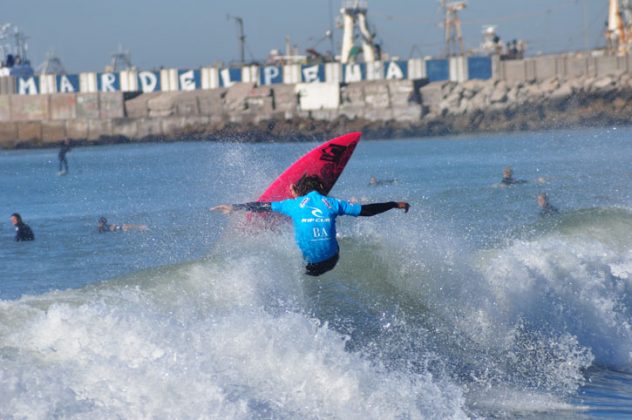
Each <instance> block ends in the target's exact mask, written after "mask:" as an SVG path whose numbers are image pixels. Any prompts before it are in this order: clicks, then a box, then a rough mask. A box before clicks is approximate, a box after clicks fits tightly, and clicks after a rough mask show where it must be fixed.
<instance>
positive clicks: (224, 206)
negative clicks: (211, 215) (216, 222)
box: [209, 204, 233, 214]
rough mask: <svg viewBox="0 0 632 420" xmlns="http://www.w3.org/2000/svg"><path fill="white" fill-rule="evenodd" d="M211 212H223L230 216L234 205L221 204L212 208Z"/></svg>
mask: <svg viewBox="0 0 632 420" xmlns="http://www.w3.org/2000/svg"><path fill="white" fill-rule="evenodd" d="M209 210H210V211H221V212H222V213H224V214H230V213H232V212H233V206H232V204H220V205H219V206H215V207H211V208H210V209H209Z"/></svg>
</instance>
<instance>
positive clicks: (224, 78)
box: [219, 69, 235, 87]
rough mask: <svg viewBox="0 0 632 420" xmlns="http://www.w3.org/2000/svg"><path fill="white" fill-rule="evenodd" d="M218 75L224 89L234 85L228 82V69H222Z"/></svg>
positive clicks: (230, 81)
mask: <svg viewBox="0 0 632 420" xmlns="http://www.w3.org/2000/svg"><path fill="white" fill-rule="evenodd" d="M219 75H220V76H221V78H222V84H223V85H224V87H231V86H232V85H234V84H235V83H234V82H233V81H232V80H230V70H229V69H222V70H221V71H220V72H219Z"/></svg>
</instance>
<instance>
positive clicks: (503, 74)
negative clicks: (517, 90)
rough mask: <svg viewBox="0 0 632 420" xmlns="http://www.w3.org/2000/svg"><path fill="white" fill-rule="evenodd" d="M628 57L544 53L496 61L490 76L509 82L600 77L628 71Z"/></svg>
mask: <svg viewBox="0 0 632 420" xmlns="http://www.w3.org/2000/svg"><path fill="white" fill-rule="evenodd" d="M631 61H632V58H631V57H630V56H624V57H617V56H578V55H548V56H542V57H535V58H528V59H525V60H507V61H498V62H497V63H496V70H495V72H494V78H495V79H497V80H503V81H506V82H509V83H516V82H524V81H536V82H538V81H544V80H548V79H553V78H558V79H573V78H580V77H603V76H609V75H619V74H625V73H627V74H630V73H632V62H631Z"/></svg>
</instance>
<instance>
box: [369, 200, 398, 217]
mask: <svg viewBox="0 0 632 420" xmlns="http://www.w3.org/2000/svg"><path fill="white" fill-rule="evenodd" d="M390 209H403V210H404V213H408V209H410V204H408V203H406V202H404V201H399V202H395V201H389V202H387V203H374V204H363V205H362V210H361V211H360V216H375V215H376V214H380V213H384V212H385V211H389V210H390Z"/></svg>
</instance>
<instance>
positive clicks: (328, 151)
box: [320, 144, 347, 163]
mask: <svg viewBox="0 0 632 420" xmlns="http://www.w3.org/2000/svg"><path fill="white" fill-rule="evenodd" d="M345 150H347V147H346V146H340V145H339V144H330V145H329V146H327V147H323V148H322V149H320V152H321V155H320V160H324V161H325V162H333V163H340V159H342V155H343V154H344V152H345Z"/></svg>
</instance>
